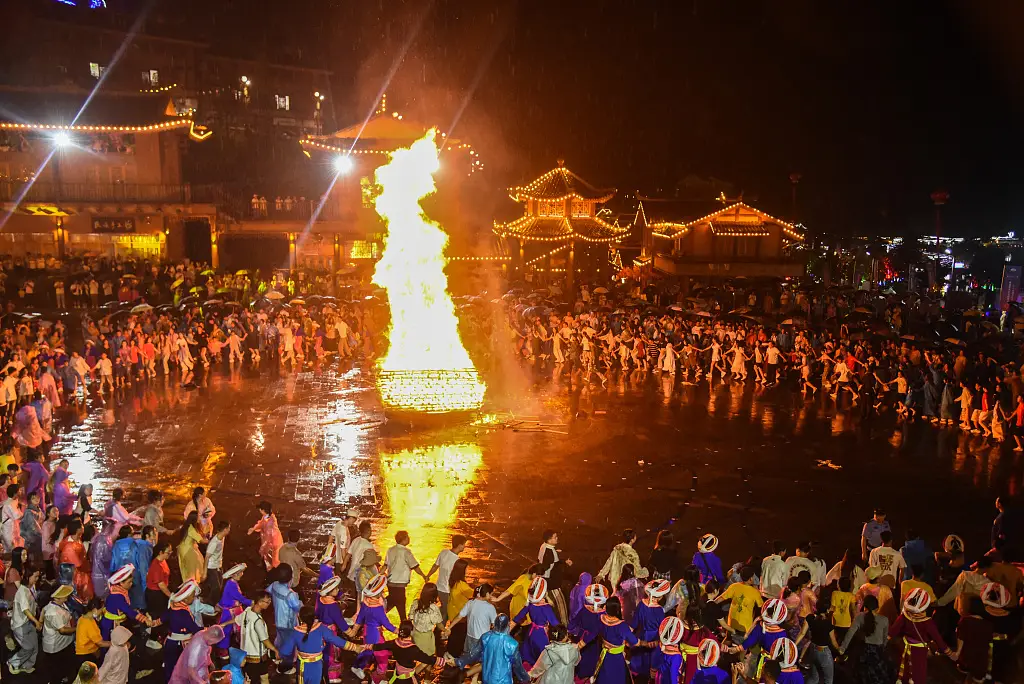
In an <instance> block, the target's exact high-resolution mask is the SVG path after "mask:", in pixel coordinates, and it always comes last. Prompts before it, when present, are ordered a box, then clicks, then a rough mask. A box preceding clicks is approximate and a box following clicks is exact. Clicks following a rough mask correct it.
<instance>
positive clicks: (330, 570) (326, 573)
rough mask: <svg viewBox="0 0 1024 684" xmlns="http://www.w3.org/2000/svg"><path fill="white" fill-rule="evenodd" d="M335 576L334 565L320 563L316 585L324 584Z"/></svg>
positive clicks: (318, 586)
mask: <svg viewBox="0 0 1024 684" xmlns="http://www.w3.org/2000/svg"><path fill="white" fill-rule="evenodd" d="M332 577H334V566H333V565H330V564H328V563H321V564H320V573H319V574H318V575H317V576H316V586H317V588H320V587H322V586H324V582H326V581H327V580H329V579H331V578H332Z"/></svg>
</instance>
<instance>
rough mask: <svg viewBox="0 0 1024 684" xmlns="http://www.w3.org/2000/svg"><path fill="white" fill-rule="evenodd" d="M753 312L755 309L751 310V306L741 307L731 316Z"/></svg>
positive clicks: (732, 312) (734, 310)
mask: <svg viewBox="0 0 1024 684" xmlns="http://www.w3.org/2000/svg"><path fill="white" fill-rule="evenodd" d="M751 311H753V309H751V308H750V307H749V306H741V307H740V308H738V309H733V310H732V311H730V312H729V313H731V314H748V313H750V312H751Z"/></svg>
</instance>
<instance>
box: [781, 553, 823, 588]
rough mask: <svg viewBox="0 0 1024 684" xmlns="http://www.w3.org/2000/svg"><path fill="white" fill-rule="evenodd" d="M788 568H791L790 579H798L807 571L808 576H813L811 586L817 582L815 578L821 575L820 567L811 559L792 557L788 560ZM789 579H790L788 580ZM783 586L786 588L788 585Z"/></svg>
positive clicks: (783, 584)
mask: <svg viewBox="0 0 1024 684" xmlns="http://www.w3.org/2000/svg"><path fill="white" fill-rule="evenodd" d="M786 567H787V568H789V577H796V576H797V575H799V574H800V573H801V572H802V571H804V570H806V571H807V574H809V575H810V576H811V584H812V585H813V584H814V582H815V578H816V577H818V575H819V569H818V566H817V565H815V563H814V561H812V560H811V559H810V558H802V557H800V556H790V557H789V558H787V559H786ZM787 579H788V578H787ZM782 586H783V587H785V586H786V583H785V582H783V583H782Z"/></svg>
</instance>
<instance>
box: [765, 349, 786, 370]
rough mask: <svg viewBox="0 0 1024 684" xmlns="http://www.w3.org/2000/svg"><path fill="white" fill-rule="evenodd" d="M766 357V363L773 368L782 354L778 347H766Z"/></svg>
mask: <svg viewBox="0 0 1024 684" xmlns="http://www.w3.org/2000/svg"><path fill="white" fill-rule="evenodd" d="M766 355H767V357H768V363H770V364H772V365H773V366H774V365H775V364H777V363H778V362H779V357H780V356H782V352H780V351H779V348H778V347H768V351H767V352H766Z"/></svg>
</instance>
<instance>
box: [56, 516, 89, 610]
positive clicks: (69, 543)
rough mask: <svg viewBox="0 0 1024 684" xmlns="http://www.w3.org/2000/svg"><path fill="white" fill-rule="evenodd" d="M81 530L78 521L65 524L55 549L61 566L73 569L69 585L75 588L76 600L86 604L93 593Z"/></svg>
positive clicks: (80, 524)
mask: <svg viewBox="0 0 1024 684" xmlns="http://www.w3.org/2000/svg"><path fill="white" fill-rule="evenodd" d="M82 529H83V528H82V523H81V522H80V521H78V520H71V521H70V522H68V523H67V528H66V529H65V530H64V533H65V534H64V539H62V540H61V542H60V546H59V547H58V548H57V558H58V560H59V561H60V564H61V565H64V564H67V565H70V566H71V567H73V568H74V572H73V574H72V576H71V583H72V585H73V586H74V587H75V595H76V598H77V599H78V600H79V601H81V602H82V603H88V602H89V601H90V600H91V599H92V597H93V596H94V595H95V593H94V590H93V586H92V578H91V574H92V567H91V566H90V564H89V557H88V555H87V554H86V552H85V544H83V543H82ZM58 534H59V532H58Z"/></svg>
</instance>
